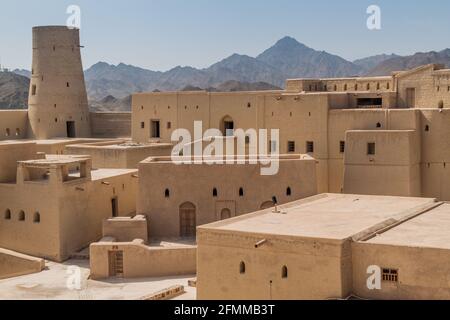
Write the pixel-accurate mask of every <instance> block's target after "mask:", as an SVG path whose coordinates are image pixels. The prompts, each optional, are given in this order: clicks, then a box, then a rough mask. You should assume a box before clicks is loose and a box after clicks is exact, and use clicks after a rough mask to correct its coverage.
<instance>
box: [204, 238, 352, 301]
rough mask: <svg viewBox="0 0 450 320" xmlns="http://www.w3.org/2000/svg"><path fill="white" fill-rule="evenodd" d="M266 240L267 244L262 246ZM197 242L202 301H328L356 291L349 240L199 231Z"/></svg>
mask: <svg viewBox="0 0 450 320" xmlns="http://www.w3.org/2000/svg"><path fill="white" fill-rule="evenodd" d="M262 239H266V240H267V244H265V245H262V246H261V247H259V248H257V249H256V248H255V243H257V242H259V241H261V240H262ZM197 242H198V249H197V250H198V254H197V298H198V299H200V300H248V299H251V300H271V299H273V300H294V299H295V300H300V299H317V300H323V299H329V298H345V297H347V296H348V295H349V294H350V293H351V247H350V244H349V243H348V242H340V241H332V240H329V241H327V240H319V239H305V238H298V237H287V236H277V235H267V234H255V233H240V232H225V231H217V230H215V231H210V230H199V232H198V237H197ZM241 262H243V263H244V264H245V273H241V268H240V265H241ZM284 266H285V267H287V271H288V274H287V278H283V276H282V269H283V267H284ZM218 274H219V275H220V277H218V276H217V275H218Z"/></svg>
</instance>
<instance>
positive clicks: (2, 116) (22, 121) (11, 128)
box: [0, 110, 28, 141]
mask: <svg viewBox="0 0 450 320" xmlns="http://www.w3.org/2000/svg"><path fill="white" fill-rule="evenodd" d="M27 129H28V110H0V141H1V140H18V139H24V138H26V137H27Z"/></svg>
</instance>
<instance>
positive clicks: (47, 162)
mask: <svg viewBox="0 0 450 320" xmlns="http://www.w3.org/2000/svg"><path fill="white" fill-rule="evenodd" d="M88 160H91V158H90V157H89V156H76V155H75V156H70V155H67V156H63V155H59V156H48V157H46V158H45V159H35V160H26V161H19V162H18V163H20V164H24V165H26V166H30V167H51V166H55V165H56V166H60V165H70V164H77V163H80V162H84V161H88Z"/></svg>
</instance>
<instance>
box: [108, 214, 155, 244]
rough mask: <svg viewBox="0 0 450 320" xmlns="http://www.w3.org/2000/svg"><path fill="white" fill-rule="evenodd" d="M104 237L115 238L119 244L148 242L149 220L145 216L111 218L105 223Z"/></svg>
mask: <svg viewBox="0 0 450 320" xmlns="http://www.w3.org/2000/svg"><path fill="white" fill-rule="evenodd" d="M103 237H111V238H114V239H115V240H116V241H117V242H129V241H133V240H135V239H142V240H144V242H147V240H148V230H147V220H146V219H145V217H144V216H135V217H133V218H131V217H121V218H110V219H107V220H104V221H103Z"/></svg>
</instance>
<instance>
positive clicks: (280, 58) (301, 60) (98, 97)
mask: <svg viewBox="0 0 450 320" xmlns="http://www.w3.org/2000/svg"><path fill="white" fill-rule="evenodd" d="M428 63H441V64H444V65H446V66H447V67H450V49H445V50H443V51H440V52H434V51H432V52H426V53H416V54H414V55H411V56H399V55H395V54H382V55H376V56H372V57H367V58H363V59H358V60H355V61H348V60H345V59H344V58H342V57H339V56H337V55H334V54H330V53H328V52H325V51H318V50H315V49H312V48H310V47H308V46H306V45H304V44H302V43H300V42H298V41H297V40H295V39H294V38H291V37H284V38H282V39H280V40H279V41H277V42H276V43H275V44H274V45H273V46H272V47H270V48H269V49H267V50H265V51H264V52H262V53H261V54H259V55H258V56H256V57H250V56H247V55H240V54H233V55H231V56H229V57H227V58H225V59H223V60H221V61H219V62H217V63H215V64H213V65H211V66H210V67H208V68H204V69H196V68H193V67H188V66H187V67H186V66H185V67H183V66H177V67H175V68H173V69H171V70H169V71H166V72H161V71H152V70H147V69H143V68H139V67H136V66H132V65H127V64H124V63H120V64H118V65H111V64H108V63H106V62H98V63H96V64H94V65H93V66H92V67H90V68H89V69H87V70H86V71H85V80H86V88H87V91H88V96H89V100H90V102H91V106H93V107H94V108H95V109H102V108H106V110H110V109H113V110H115V109H124V110H125V109H127V108H129V101H130V99H129V96H130V94H132V93H133V92H146V91H173V90H183V89H184V90H186V88H191V89H192V88H194V89H197V90H198V89H200V88H203V89H206V90H209V91H239V90H249V88H253V89H252V90H267V89H268V88H283V87H284V83H285V80H286V79H288V78H318V77H350V76H362V75H367V76H376V75H389V74H390V73H391V72H393V71H400V70H406V69H411V68H414V67H417V66H419V65H423V64H428ZM14 72H16V73H17V74H19V75H21V76H28V77H29V74H30V73H29V71H27V70H15V71H14ZM0 75H1V74H0ZM233 82H234V87H233V86H231V87H229V86H227V85H226V84H228V85H230V84H231V83H233ZM258 83H259V85H258ZM258 88H263V89H258ZM24 90H25V88H21V89H19V93H18V95H17V97H20V96H22V97H23V92H24ZM26 90H28V88H26ZM20 92H22V95H21V93H20ZM2 95H3V93H2V92H1V89H0V99H1V98H2ZM20 103H21V104H22V105H23V103H24V102H23V101H21V102H20Z"/></svg>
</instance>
